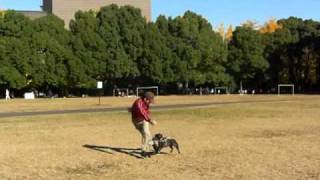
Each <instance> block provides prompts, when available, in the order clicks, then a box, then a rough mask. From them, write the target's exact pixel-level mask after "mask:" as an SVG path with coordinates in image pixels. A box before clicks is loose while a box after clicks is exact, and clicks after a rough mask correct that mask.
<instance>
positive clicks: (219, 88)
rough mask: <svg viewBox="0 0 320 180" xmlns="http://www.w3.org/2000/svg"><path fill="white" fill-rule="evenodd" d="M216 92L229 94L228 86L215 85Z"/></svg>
mask: <svg viewBox="0 0 320 180" xmlns="http://www.w3.org/2000/svg"><path fill="white" fill-rule="evenodd" d="M214 94H229V88H228V87H215V88H214Z"/></svg>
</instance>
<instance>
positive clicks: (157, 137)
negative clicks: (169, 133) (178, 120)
mask: <svg viewBox="0 0 320 180" xmlns="http://www.w3.org/2000/svg"><path fill="white" fill-rule="evenodd" d="M161 138H163V135H162V134H161V133H158V134H156V135H154V139H155V140H160V139H161Z"/></svg>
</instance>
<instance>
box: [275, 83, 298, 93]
mask: <svg viewBox="0 0 320 180" xmlns="http://www.w3.org/2000/svg"><path fill="white" fill-rule="evenodd" d="M283 88H291V93H292V96H294V93H295V90H294V84H278V96H280V95H281V89H283Z"/></svg>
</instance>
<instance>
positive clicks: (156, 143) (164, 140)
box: [152, 133, 180, 154]
mask: <svg viewBox="0 0 320 180" xmlns="http://www.w3.org/2000/svg"><path fill="white" fill-rule="evenodd" d="M152 141H153V145H152V146H153V149H154V151H155V153H157V154H158V153H160V151H161V149H163V148H166V147H170V148H171V153H172V152H173V148H176V149H177V151H178V153H179V154H180V149H179V144H178V143H177V141H176V140H175V139H173V138H169V137H164V136H163V135H162V134H160V133H158V134H156V135H154V137H153V138H152Z"/></svg>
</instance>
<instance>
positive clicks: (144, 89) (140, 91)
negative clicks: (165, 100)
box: [136, 86, 159, 97]
mask: <svg viewBox="0 0 320 180" xmlns="http://www.w3.org/2000/svg"><path fill="white" fill-rule="evenodd" d="M147 91H151V92H153V93H154V94H155V95H156V96H159V87H158V86H149V87H137V90H136V92H137V96H138V97H139V96H141V95H143V93H145V92H147Z"/></svg>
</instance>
